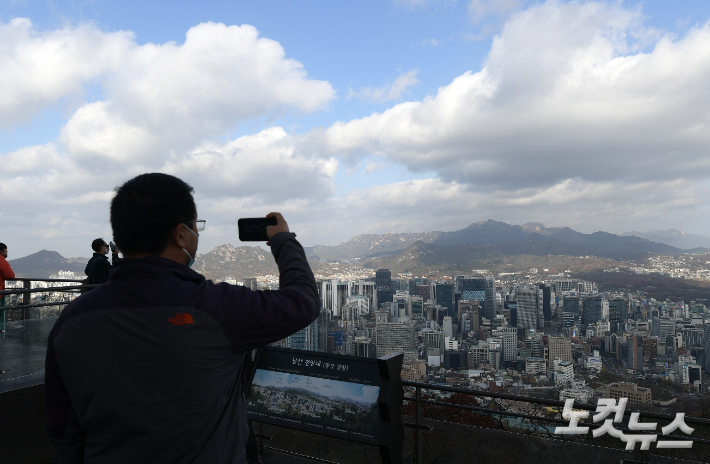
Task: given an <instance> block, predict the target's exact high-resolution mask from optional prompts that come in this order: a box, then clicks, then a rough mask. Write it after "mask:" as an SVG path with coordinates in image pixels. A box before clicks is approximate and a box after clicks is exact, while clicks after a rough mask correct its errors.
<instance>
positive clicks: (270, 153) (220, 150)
mask: <svg viewBox="0 0 710 464" xmlns="http://www.w3.org/2000/svg"><path fill="white" fill-rule="evenodd" d="M337 168H338V162H337V161H336V160H335V159H334V158H330V159H321V158H318V157H309V156H304V155H302V154H300V153H297V152H296V149H295V146H294V143H293V139H292V137H290V136H288V135H287V134H286V132H285V131H284V130H283V129H282V128H280V127H272V128H269V129H266V130H264V131H262V132H260V133H258V134H255V135H250V136H244V137H240V138H238V139H237V140H234V141H232V142H229V143H227V144H224V145H221V144H217V143H214V142H205V143H204V144H202V145H201V146H200V147H198V148H196V149H195V150H193V151H192V152H191V153H190V154H188V155H187V156H185V157H182V158H181V159H179V160H176V161H175V162H173V161H169V162H168V164H167V165H166V166H165V167H164V169H163V170H164V171H165V172H168V173H170V174H173V175H176V176H178V177H180V178H182V179H185V180H186V181H187V182H189V183H191V184H194V186H195V188H196V189H198V193H199V195H200V196H201V197H205V198H219V197H237V198H240V197H242V198H243V197H255V198H258V200H255V201H256V202H257V203H259V204H274V203H279V202H281V201H284V200H287V199H288V200H293V199H298V198H327V197H329V196H331V195H332V178H333V177H334V176H335V173H336V171H337Z"/></svg>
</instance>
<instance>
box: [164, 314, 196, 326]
mask: <svg viewBox="0 0 710 464" xmlns="http://www.w3.org/2000/svg"><path fill="white" fill-rule="evenodd" d="M168 320H169V321H170V322H172V323H173V325H185V324H192V323H193V322H194V321H193V320H192V316H191V315H190V314H188V313H182V314H176V315H175V317H173V318H172V319H168Z"/></svg>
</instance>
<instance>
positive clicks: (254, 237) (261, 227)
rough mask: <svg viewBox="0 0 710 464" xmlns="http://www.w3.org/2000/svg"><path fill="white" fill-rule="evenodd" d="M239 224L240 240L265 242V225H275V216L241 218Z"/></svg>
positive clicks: (266, 238) (267, 238)
mask: <svg viewBox="0 0 710 464" xmlns="http://www.w3.org/2000/svg"><path fill="white" fill-rule="evenodd" d="M237 224H238V225H239V240H241V241H242V242H266V241H268V240H269V237H267V236H266V227H267V226H275V225H276V218H265V217H263V218H241V219H240V220H239V221H237Z"/></svg>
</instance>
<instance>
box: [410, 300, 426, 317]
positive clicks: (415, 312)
mask: <svg viewBox="0 0 710 464" xmlns="http://www.w3.org/2000/svg"><path fill="white" fill-rule="evenodd" d="M409 304H410V306H411V308H412V319H415V320H419V319H424V301H423V300H422V298H421V297H420V296H410V297H409Z"/></svg>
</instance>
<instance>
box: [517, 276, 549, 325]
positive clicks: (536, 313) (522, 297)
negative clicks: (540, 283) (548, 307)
mask: <svg viewBox="0 0 710 464" xmlns="http://www.w3.org/2000/svg"><path fill="white" fill-rule="evenodd" d="M515 301H516V303H517V315H518V316H517V317H518V324H517V326H518V327H519V328H524V329H537V330H541V329H543V327H544V326H545V319H544V315H543V313H542V290H541V289H540V288H538V287H537V286H536V285H521V286H520V287H518V288H517V289H516V290H515Z"/></svg>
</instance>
